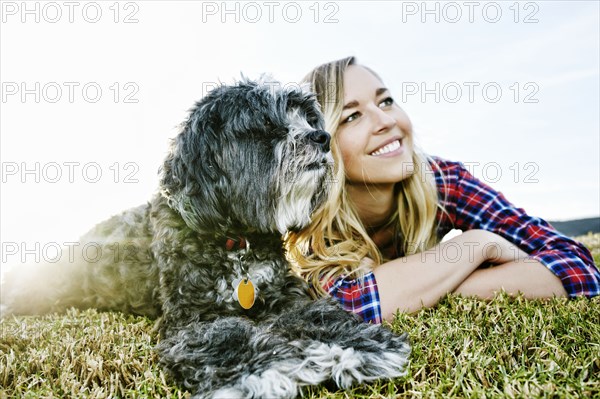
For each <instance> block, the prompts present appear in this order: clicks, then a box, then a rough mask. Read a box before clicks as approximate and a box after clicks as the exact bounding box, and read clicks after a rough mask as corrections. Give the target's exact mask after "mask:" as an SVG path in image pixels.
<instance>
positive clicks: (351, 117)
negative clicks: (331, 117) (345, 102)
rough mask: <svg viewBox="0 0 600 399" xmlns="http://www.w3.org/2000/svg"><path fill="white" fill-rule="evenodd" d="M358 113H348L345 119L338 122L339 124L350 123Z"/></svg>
mask: <svg viewBox="0 0 600 399" xmlns="http://www.w3.org/2000/svg"><path fill="white" fill-rule="evenodd" d="M359 115H360V114H359V113H358V112H355V113H353V114H350V115H349V116H348V117H347V118H346V119H344V120H342V122H341V123H340V125H343V124H344V123H350V122H352V121H353V120H355V119H356V118H358V117H359Z"/></svg>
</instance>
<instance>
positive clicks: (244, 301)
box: [235, 278, 255, 309]
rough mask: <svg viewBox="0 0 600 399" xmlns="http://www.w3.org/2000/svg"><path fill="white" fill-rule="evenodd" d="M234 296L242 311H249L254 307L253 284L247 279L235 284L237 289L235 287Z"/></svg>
mask: <svg viewBox="0 0 600 399" xmlns="http://www.w3.org/2000/svg"><path fill="white" fill-rule="evenodd" d="M235 296H236V297H237V301H238V303H239V304H240V306H241V307H242V308H244V309H250V308H251V307H252V306H253V305H254V300H255V294H254V284H252V281H250V279H249V278H244V279H242V280H241V281H240V282H239V283H238V284H237V287H235Z"/></svg>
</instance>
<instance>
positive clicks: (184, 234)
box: [2, 78, 410, 398]
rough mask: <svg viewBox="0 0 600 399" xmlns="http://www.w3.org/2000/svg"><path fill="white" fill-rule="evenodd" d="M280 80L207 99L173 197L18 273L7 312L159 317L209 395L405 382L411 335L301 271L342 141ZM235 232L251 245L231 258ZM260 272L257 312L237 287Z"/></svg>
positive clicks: (244, 83)
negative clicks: (294, 260)
mask: <svg viewBox="0 0 600 399" xmlns="http://www.w3.org/2000/svg"><path fill="white" fill-rule="evenodd" d="M266 83H267V82H265V81H251V80H248V79H245V78H244V79H242V80H241V81H240V82H237V83H236V84H233V85H222V86H220V87H219V88H216V89H214V90H212V91H211V92H210V93H209V94H207V95H206V96H205V97H204V98H203V99H202V100H201V101H199V102H198V103H196V105H195V107H194V108H193V109H192V110H191V111H190V114H189V117H188V119H187V120H186V121H185V122H184V123H183V124H182V129H181V132H180V133H179V135H178V136H177V137H176V138H175V139H174V140H173V141H172V144H171V148H170V152H169V154H168V156H167V157H166V159H165V161H164V164H163V166H162V168H161V171H160V187H159V189H160V190H159V193H157V194H156V195H155V196H154V197H153V198H152V199H151V201H150V202H149V203H147V204H146V205H142V206H139V207H137V208H133V209H130V210H127V211H125V212H123V213H121V214H120V215H117V216H114V217H112V218H110V219H108V220H107V221H104V222H102V223H100V224H98V225H97V226H96V227H94V228H93V229H92V230H91V231H90V232H88V233H87V234H86V235H84V236H83V237H82V239H81V241H80V243H79V244H80V246H79V247H71V248H69V251H68V252H69V253H68V254H67V253H65V254H64V255H65V256H62V257H61V261H60V262H58V263H48V264H43V265H35V266H34V267H22V268H16V269H14V270H12V272H9V273H7V274H6V275H5V276H4V277H5V278H4V281H3V287H2V307H3V313H4V315H7V314H41V313H49V312H56V311H58V312H61V311H64V310H65V309H67V308H69V307H71V306H74V307H77V308H92V307H93V308H97V309H100V310H116V311H122V312H127V313H133V314H138V315H145V316H148V317H152V318H158V322H157V325H158V328H159V331H160V340H159V343H158V346H157V350H158V353H159V359H160V363H161V364H162V366H163V367H164V368H165V369H166V371H167V372H168V374H169V375H170V376H171V377H172V378H173V379H174V380H175V381H176V382H177V383H178V384H180V385H182V386H183V387H185V388H187V389H189V390H190V391H191V392H192V393H193V396H194V397H197V398H204V397H207V398H238V397H239V398H274V397H277V398H293V397H296V396H297V395H298V394H299V393H300V392H301V388H302V387H303V386H306V385H318V384H321V383H324V382H330V381H333V382H334V383H335V384H336V385H337V386H339V387H341V388H348V387H350V386H351V385H353V384H356V383H361V382H365V381H372V380H376V379H381V378H395V377H400V376H403V375H405V373H406V370H405V368H406V364H407V361H408V355H409V352H410V347H409V344H408V342H407V339H406V336H405V335H402V336H398V335H395V334H393V333H392V332H391V331H389V330H388V329H385V328H383V327H381V326H378V325H370V324H366V323H363V322H362V321H361V320H360V319H359V318H358V317H357V316H355V315H352V314H349V313H348V312H346V311H344V310H343V309H342V308H341V307H340V306H339V305H338V304H337V303H336V302H335V301H333V300H332V299H330V298H327V299H321V300H316V301H313V300H311V298H310V297H309V295H308V293H307V292H308V291H307V285H306V283H305V282H304V281H303V280H302V279H301V278H299V277H298V276H297V275H295V274H294V273H293V272H292V271H291V269H290V266H289V264H288V262H287V260H286V258H285V253H284V248H283V244H282V235H283V234H284V233H285V232H286V231H289V230H294V229H300V228H302V227H304V226H306V225H307V224H308V223H309V221H310V216H311V213H312V212H313V211H314V210H315V209H316V208H317V207H319V206H320V205H321V204H322V203H323V202H324V201H325V199H326V196H327V192H328V191H327V188H328V187H327V186H328V182H329V181H330V179H329V177H330V167H329V166H330V162H331V154H330V152H329V139H330V137H329V135H328V134H327V133H326V132H325V131H324V130H323V126H324V123H323V118H322V115H321V113H320V111H319V107H318V104H317V102H316V100H315V98H314V95H312V94H310V93H307V92H306V91H304V90H300V89H299V88H297V87H296V88H294V87H290V88H287V89H285V88H282V87H281V86H276V85H274V84H266ZM232 237H233V238H236V237H243V238H245V239H246V240H247V242H249V243H250V248H249V249H243V248H236V249H233V250H227V249H226V247H225V243H226V241H227V239H228V238H232ZM86 244H87V248H88V249H89V248H90V247H93V248H94V251H95V252H94V251H92V252H93V255H89V254H88V255H87V256H84V255H85V252H84V251H83V250H80V249H82V248H84V247H86ZM92 244H93V245H92ZM65 251H67V250H66V249H65ZM88 252H89V251H88ZM90 257H93V260H90ZM63 259H64V260H63ZM246 274H247V275H249V277H250V279H251V281H252V282H253V283H254V285H255V287H256V303H255V304H254V306H253V307H252V308H251V309H249V310H245V309H243V308H242V307H241V306H240V304H239V303H238V302H237V301H236V300H235V299H234V297H233V285H232V283H233V282H234V281H235V280H238V279H241V278H243V277H244V276H245V275H246Z"/></svg>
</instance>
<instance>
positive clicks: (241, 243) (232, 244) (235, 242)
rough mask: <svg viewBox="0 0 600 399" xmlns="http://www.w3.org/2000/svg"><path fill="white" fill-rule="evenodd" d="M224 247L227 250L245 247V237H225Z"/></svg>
mask: <svg viewBox="0 0 600 399" xmlns="http://www.w3.org/2000/svg"><path fill="white" fill-rule="evenodd" d="M225 249H226V250H228V251H233V250H234V249H246V239H245V238H244V237H238V238H230V237H227V241H225Z"/></svg>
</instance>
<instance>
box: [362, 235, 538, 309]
mask: <svg viewBox="0 0 600 399" xmlns="http://www.w3.org/2000/svg"><path fill="white" fill-rule="evenodd" d="M489 244H493V245H489ZM525 256H527V255H526V254H525V253H524V252H523V251H521V250H520V249H518V248H517V247H516V246H514V245H512V244H511V243H510V242H508V241H507V240H505V239H503V238H502V237H500V236H498V235H496V234H493V233H490V232H488V231H484V230H470V231H467V232H465V233H463V234H461V235H460V236H458V237H455V238H453V239H451V240H449V241H446V242H443V243H441V244H438V245H437V246H435V247H434V248H432V249H430V250H427V251H424V252H421V253H418V254H414V255H410V256H406V257H403V258H398V259H395V260H393V261H390V262H387V263H384V264H382V265H379V266H377V267H375V269H374V270H373V274H374V275H375V280H376V281H377V289H378V292H379V301H380V306H381V316H382V318H383V319H385V320H391V318H392V317H393V315H394V313H395V312H396V311H397V310H400V311H405V312H409V313H412V312H415V311H417V310H419V309H421V308H423V307H429V306H433V305H435V304H436V303H437V302H438V301H439V300H440V299H441V298H442V297H443V296H445V295H446V294H448V293H449V292H452V291H454V290H456V288H457V287H459V286H461V284H463V282H464V281H465V279H467V277H468V276H469V275H471V273H473V271H474V270H475V269H477V268H478V267H479V266H480V265H481V264H483V263H485V262H494V263H507V262H513V261H516V260H518V259H522V258H524V257H525Z"/></svg>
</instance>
